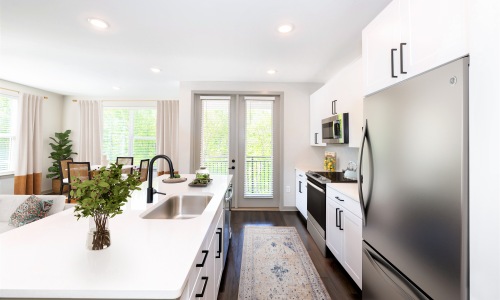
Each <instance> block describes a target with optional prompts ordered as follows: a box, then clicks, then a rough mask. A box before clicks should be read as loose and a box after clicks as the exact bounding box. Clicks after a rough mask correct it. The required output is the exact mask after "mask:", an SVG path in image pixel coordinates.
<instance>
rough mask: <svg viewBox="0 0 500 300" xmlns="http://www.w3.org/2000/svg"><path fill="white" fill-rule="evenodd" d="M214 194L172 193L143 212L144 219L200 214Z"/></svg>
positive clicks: (175, 217) (176, 218)
mask: <svg viewBox="0 0 500 300" xmlns="http://www.w3.org/2000/svg"><path fill="white" fill-rule="evenodd" d="M212 196H213V195H212V194H208V193H205V194H192V195H189V194H186V195H176V194H174V195H170V196H168V197H167V198H166V199H162V200H160V202H159V203H157V204H155V205H154V206H153V207H151V208H150V209H148V210H146V211H145V212H143V213H142V214H141V215H140V217H141V218H143V219H172V220H185V219H193V218H196V217H198V216H200V215H201V214H202V213H203V211H204V210H205V208H206V207H207V206H208V203H210V200H212Z"/></svg>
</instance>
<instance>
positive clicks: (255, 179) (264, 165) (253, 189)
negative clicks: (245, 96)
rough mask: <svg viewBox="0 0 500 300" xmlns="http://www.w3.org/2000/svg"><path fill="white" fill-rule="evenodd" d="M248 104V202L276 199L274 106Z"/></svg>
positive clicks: (246, 178)
mask: <svg viewBox="0 0 500 300" xmlns="http://www.w3.org/2000/svg"><path fill="white" fill-rule="evenodd" d="M268 100H269V99H266V100H247V101H245V105H246V110H245V111H246V116H245V182H244V196H245V197H246V198H252V197H255V198H257V197H258V198H272V197H273V157H274V153H273V152H274V147H273V135H274V130H273V104H274V103H273V102H272V101H268Z"/></svg>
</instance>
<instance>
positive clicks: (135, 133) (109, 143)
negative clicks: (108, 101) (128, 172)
mask: <svg viewBox="0 0 500 300" xmlns="http://www.w3.org/2000/svg"><path fill="white" fill-rule="evenodd" d="M103 115H104V118H103V119H104V120H103V153H104V154H105V155H107V157H108V159H109V161H110V162H115V161H116V157H118V156H133V157H134V164H136V165H137V164H138V163H139V162H140V160H141V159H147V158H152V157H153V156H155V155H156V109H155V108H138V107H104V109H103Z"/></svg>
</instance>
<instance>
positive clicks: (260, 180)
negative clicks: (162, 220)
mask: <svg viewBox="0 0 500 300" xmlns="http://www.w3.org/2000/svg"><path fill="white" fill-rule="evenodd" d="M194 105H195V110H194V111H195V122H194V128H195V129H194V133H195V134H194V138H195V142H194V144H195V148H194V149H195V151H194V157H193V162H194V165H193V169H197V168H199V167H200V166H205V167H207V168H208V169H209V171H210V173H211V174H222V175H225V174H232V175H233V186H234V191H235V195H236V197H233V199H234V200H233V206H234V207H278V206H279V199H280V190H279V185H278V183H279V170H280V168H279V161H280V160H279V153H280V151H279V140H280V139H279V130H278V129H279V115H280V114H279V110H280V96H279V95H273V96H269V95H266V96H263V95H251V94H195V95H194Z"/></svg>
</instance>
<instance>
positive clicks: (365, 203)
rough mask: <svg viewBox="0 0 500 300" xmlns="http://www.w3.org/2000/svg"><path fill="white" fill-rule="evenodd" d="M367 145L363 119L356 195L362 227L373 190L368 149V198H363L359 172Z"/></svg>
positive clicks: (371, 166)
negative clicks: (357, 196)
mask: <svg viewBox="0 0 500 300" xmlns="http://www.w3.org/2000/svg"><path fill="white" fill-rule="evenodd" d="M367 143H368V145H370V137H369V135H368V120H367V119H365V126H364V127H363V137H362V139H361V149H360V150H359V157H358V195H359V205H360V206H361V216H362V219H363V226H366V214H367V210H368V205H369V202H370V197H371V191H372V188H373V159H372V157H371V149H370V152H369V154H370V157H369V164H370V169H369V172H370V175H369V176H368V180H369V182H368V183H369V185H368V195H369V197H368V198H367V199H365V198H364V193H363V175H362V174H361V170H362V169H363V152H364V150H365V145H366V144H367Z"/></svg>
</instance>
